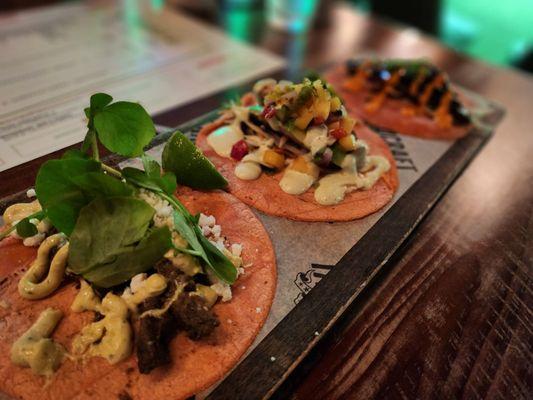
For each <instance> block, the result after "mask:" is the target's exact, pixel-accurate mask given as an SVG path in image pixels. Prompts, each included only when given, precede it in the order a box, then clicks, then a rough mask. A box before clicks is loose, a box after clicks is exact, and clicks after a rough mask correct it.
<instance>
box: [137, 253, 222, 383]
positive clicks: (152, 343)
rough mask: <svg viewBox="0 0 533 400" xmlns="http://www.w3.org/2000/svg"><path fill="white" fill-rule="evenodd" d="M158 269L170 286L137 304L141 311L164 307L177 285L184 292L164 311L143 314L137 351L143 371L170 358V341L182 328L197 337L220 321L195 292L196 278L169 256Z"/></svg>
mask: <svg viewBox="0 0 533 400" xmlns="http://www.w3.org/2000/svg"><path fill="white" fill-rule="evenodd" d="M155 269H156V271H157V272H158V273H159V274H161V275H163V276H164V277H165V278H166V279H167V281H168V287H167V290H166V291H165V293H163V294H161V295H159V296H154V297H151V298H149V299H146V300H145V301H143V302H142V303H141V304H140V305H139V307H138V311H139V314H140V315H142V313H144V312H145V311H147V310H153V309H162V308H163V307H165V306H166V305H167V303H168V302H169V301H171V299H172V297H173V295H174V293H175V291H176V288H177V287H178V285H179V287H180V290H182V291H183V293H181V294H180V295H179V296H178V297H177V299H176V300H174V302H173V303H172V304H170V305H169V307H168V309H167V311H166V312H164V313H163V314H162V315H160V316H157V317H155V316H150V315H145V316H142V317H141V318H140V320H139V331H138V334H137V341H136V353H137V360H138V361H137V363H138V366H139V371H140V372H141V373H142V374H147V373H149V372H150V371H152V370H153V369H154V368H156V367H158V366H160V365H164V364H167V363H169V362H170V355H169V351H168V344H169V342H170V340H171V339H172V338H173V337H174V336H175V335H176V334H177V333H178V332H179V331H180V330H181V331H183V332H185V333H187V335H188V336H189V337H190V338H191V339H193V340H198V339H201V338H204V337H206V336H208V335H210V334H211V333H212V332H213V330H214V329H215V328H216V327H217V326H218V325H219V321H218V318H217V316H216V315H215V314H214V313H213V311H212V310H211V309H209V308H208V307H207V306H206V304H205V300H204V298H203V297H200V296H197V295H195V294H193V293H192V292H194V291H195V290H196V282H195V280H194V279H193V278H192V277H190V276H187V275H185V274H184V273H183V272H181V271H180V270H178V269H177V268H176V267H174V266H173V265H172V263H170V262H169V261H167V260H165V261H162V262H160V263H158V264H157V265H156V266H155Z"/></svg>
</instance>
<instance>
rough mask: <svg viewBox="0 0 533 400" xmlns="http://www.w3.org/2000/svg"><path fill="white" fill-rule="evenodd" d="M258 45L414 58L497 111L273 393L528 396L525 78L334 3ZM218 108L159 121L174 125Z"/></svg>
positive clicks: (5, 178) (313, 62)
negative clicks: (318, 18)
mask: <svg viewBox="0 0 533 400" xmlns="http://www.w3.org/2000/svg"><path fill="white" fill-rule="evenodd" d="M259 45H261V46H262V47H264V48H267V49H270V50H272V51H274V52H276V53H278V54H281V55H284V56H286V57H287V59H288V60H289V72H290V71H297V70H299V69H300V68H302V67H305V66H310V67H313V66H314V67H317V66H319V65H323V64H324V63H326V62H330V61H339V60H342V59H345V58H346V57H348V56H350V55H353V54H360V53H363V52H373V53H377V54H379V55H383V56H391V57H399V56H401V57H421V56H424V57H427V58H430V59H431V60H433V61H434V62H435V63H436V64H438V65H439V66H440V67H442V68H444V69H445V70H447V71H448V72H449V74H450V75H451V78H452V80H454V81H455V82H457V83H459V84H461V85H463V86H465V87H467V88H470V89H472V90H474V91H476V92H478V93H481V94H483V95H485V96H487V97H489V98H491V99H493V100H496V101H498V102H500V103H501V104H503V105H504V107H505V108H506V109H507V115H506V117H505V119H504V121H503V123H502V124H501V125H500V126H499V127H498V129H497V131H496V134H495V136H494V137H493V138H492V140H491V141H490V142H489V143H488V145H487V146H486V147H485V148H484V149H483V150H482V151H481V153H480V154H479V156H478V157H477V158H476V159H475V160H474V161H473V162H472V164H471V165H470V166H469V167H468V168H467V170H466V171H465V172H464V173H463V174H462V176H461V177H460V178H459V179H458V180H457V181H456V183H455V184H454V185H453V186H452V188H451V189H450V190H449V191H448V192H447V193H446V195H445V196H444V198H443V199H442V200H441V201H440V202H439V203H438V204H437V206H436V207H435V208H434V209H433V211H432V212H431V214H430V215H429V216H428V217H427V218H426V219H425V220H424V221H423V223H422V224H421V226H420V227H419V228H418V229H417V230H416V232H415V234H414V235H413V236H412V237H411V239H410V240H409V242H408V243H407V244H406V245H405V246H403V247H402V249H400V252H399V253H398V254H397V255H396V257H395V259H394V260H393V262H390V263H389V264H390V265H389V266H388V267H387V270H386V271H383V272H382V273H381V274H380V276H379V277H378V279H376V281H375V282H374V283H373V284H372V285H370V286H369V287H367V288H366V290H365V291H364V293H363V295H362V296H361V297H360V298H359V299H358V300H357V301H356V303H355V304H353V305H352V306H351V307H350V308H349V309H348V310H347V312H346V313H345V314H344V316H343V318H342V320H341V321H339V323H338V324H337V326H336V329H334V330H333V331H332V332H331V333H330V334H328V335H327V336H326V337H325V338H324V339H323V340H322V341H321V343H320V344H319V346H318V347H317V348H316V350H315V351H314V352H312V354H310V355H309V356H308V357H307V358H306V360H305V361H304V363H303V364H302V365H301V367H300V368H298V369H297V370H296V371H295V372H294V373H293V374H292V375H291V377H290V378H289V379H288V381H287V383H286V384H285V385H284V386H283V387H282V388H280V390H279V391H278V393H276V395H275V396H274V397H276V398H293V399H388V398H391V399H396V398H404V399H414V398H417V399H418V398H420V399H435V398H436V399H441V398H442V399H455V398H465V399H478V398H488V399H527V398H532V394H533V370H532V365H533V362H532V361H533V360H532V358H533V357H532V352H533V349H532V346H533V323H532V322H533V285H532V276H533V272H532V259H533V162H531V160H532V158H533V106H532V99H533V78H532V77H531V76H529V75H527V74H524V73H521V72H518V71H513V70H509V69H501V68H496V67H492V66H489V65H486V64H484V63H482V62H480V61H475V60H471V59H469V58H468V57H466V56H463V55H460V54H457V53H455V52H453V51H451V50H449V49H447V48H445V47H444V46H442V45H441V44H439V43H438V42H437V41H435V40H433V39H431V38H428V37H424V36H421V35H419V34H418V33H417V32H416V31H413V30H411V29H405V28H403V27H401V26H393V25H391V24H390V23H384V22H383V21H379V20H378V19H375V18H373V17H368V16H363V15H361V14H359V13H357V12H356V11H354V10H353V9H352V8H350V7H348V6H345V5H342V4H341V5H336V6H334V8H333V10H332V12H331V21H330V23H329V25H328V26H326V27H323V28H321V29H320V30H316V31H313V32H311V33H310V34H309V35H308V36H307V37H304V36H300V37H295V36H291V35H287V34H284V33H279V32H275V31H271V30H265V31H264V32H263V34H262V35H260V42H259ZM219 99H220V96H210V97H208V98H205V99H202V100H199V101H197V102H195V103H194V104H192V105H190V106H187V107H184V108H181V109H180V110H178V111H174V112H171V113H166V114H164V115H162V116H159V117H158V119H157V121H158V122H159V123H163V122H164V123H166V124H168V125H176V124H178V123H180V122H183V121H185V120H187V119H190V118H192V117H195V116H198V115H201V114H203V113H205V112H206V111H209V110H210V109H212V108H214V107H215V106H216V105H218V100H219ZM45 159H46V157H44V158H41V159H38V160H35V161H32V162H30V163H27V164H25V165H23V166H20V167H17V168H13V169H11V170H8V171H4V172H2V173H0V197H1V196H4V195H5V194H8V193H13V192H15V191H18V190H21V189H23V188H25V187H27V186H28V185H30V184H31V182H32V181H33V179H34V177H35V172H36V170H37V168H38V166H39V165H40V164H41V163H42V162H43V161H44V160H45Z"/></svg>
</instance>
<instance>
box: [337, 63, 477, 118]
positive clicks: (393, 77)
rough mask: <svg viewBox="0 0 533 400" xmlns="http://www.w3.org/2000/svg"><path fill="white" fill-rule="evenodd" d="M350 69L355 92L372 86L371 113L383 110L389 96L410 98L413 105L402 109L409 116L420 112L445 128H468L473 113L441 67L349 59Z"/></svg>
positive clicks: (350, 82)
mask: <svg viewBox="0 0 533 400" xmlns="http://www.w3.org/2000/svg"><path fill="white" fill-rule="evenodd" d="M346 68H347V72H348V75H350V79H349V80H347V81H346V82H345V86H346V88H348V89H351V90H359V89H361V88H363V86H365V88H366V87H369V89H370V91H371V93H372V96H371V98H370V99H368V101H367V103H366V109H367V111H369V112H372V111H375V110H376V109H377V108H379V107H380V106H381V104H382V102H383V100H384V98H385V97H390V98H395V99H406V100H408V101H409V102H410V103H411V105H409V106H406V107H404V108H403V109H402V113H404V114H405V115H414V114H417V113H422V114H426V115H428V116H431V117H433V118H435V120H436V121H437V123H439V125H441V126H450V125H452V124H453V125H468V124H469V123H470V122H471V118H470V113H469V112H468V110H467V109H466V108H465V107H464V106H463V105H462V104H461V103H460V102H459V100H458V99H457V95H456V94H455V93H454V92H452V90H451V88H450V82H449V80H448V77H447V76H446V75H445V74H444V73H443V72H442V71H439V69H438V68H437V67H435V66H434V65H431V64H429V63H427V62H424V61H418V60H415V61H406V60H390V61H379V60H371V61H370V60H358V59H354V60H349V61H348V62H347V63H346Z"/></svg>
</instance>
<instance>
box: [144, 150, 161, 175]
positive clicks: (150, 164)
mask: <svg viewBox="0 0 533 400" xmlns="http://www.w3.org/2000/svg"><path fill="white" fill-rule="evenodd" d="M141 160H142V162H143V167H144V172H146V175H148V176H150V177H153V176H157V177H159V176H160V175H161V166H160V165H159V163H158V162H157V161H156V160H154V159H153V158H152V157H150V156H149V155H148V154H146V153H143V154H142V156H141Z"/></svg>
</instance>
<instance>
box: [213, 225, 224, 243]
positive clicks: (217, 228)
mask: <svg viewBox="0 0 533 400" xmlns="http://www.w3.org/2000/svg"><path fill="white" fill-rule="evenodd" d="M221 233H222V228H221V227H220V225H215V226H213V227H212V228H211V234H212V235H213V237H214V238H215V240H218V239H219V238H220V234H221Z"/></svg>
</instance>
